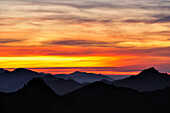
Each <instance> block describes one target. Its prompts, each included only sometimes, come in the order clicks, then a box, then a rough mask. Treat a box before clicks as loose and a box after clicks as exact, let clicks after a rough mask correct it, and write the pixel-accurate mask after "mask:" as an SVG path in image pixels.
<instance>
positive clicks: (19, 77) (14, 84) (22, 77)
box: [0, 68, 41, 92]
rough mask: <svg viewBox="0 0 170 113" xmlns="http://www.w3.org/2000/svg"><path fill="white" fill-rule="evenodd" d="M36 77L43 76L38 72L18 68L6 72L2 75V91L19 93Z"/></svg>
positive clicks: (0, 74)
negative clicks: (18, 91) (20, 89)
mask: <svg viewBox="0 0 170 113" xmlns="http://www.w3.org/2000/svg"><path fill="white" fill-rule="evenodd" d="M34 77H41V75H40V74H39V73H37V72H34V71H31V70H28V69H24V68H18V69H15V70H14V71H11V72H10V71H7V70H5V71H4V72H3V73H0V91H3V92H14V91H17V90H18V89H19V88H22V87H23V86H24V84H25V83H27V82H28V81H30V80H31V79H32V78H34Z"/></svg>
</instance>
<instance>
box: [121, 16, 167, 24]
mask: <svg viewBox="0 0 170 113" xmlns="http://www.w3.org/2000/svg"><path fill="white" fill-rule="evenodd" d="M148 18H152V19H128V20H125V21H124V22H127V23H146V24H154V23H169V22H170V16H169V15H165V14H161V15H153V16H152V15H151V16H150V17H148Z"/></svg>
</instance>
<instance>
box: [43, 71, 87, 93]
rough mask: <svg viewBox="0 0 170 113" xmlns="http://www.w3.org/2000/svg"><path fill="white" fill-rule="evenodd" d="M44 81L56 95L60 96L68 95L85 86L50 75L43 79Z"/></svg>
mask: <svg viewBox="0 0 170 113" xmlns="http://www.w3.org/2000/svg"><path fill="white" fill-rule="evenodd" d="M43 79H44V80H45V82H46V83H47V84H48V85H49V86H50V87H51V88H52V89H53V90H54V91H55V93H56V94H59V95H64V94H67V93H69V92H72V91H74V90H76V89H79V88H81V87H82V86H84V85H83V84H80V83H78V82H76V81H74V80H71V79H68V80H67V79H62V78H57V77H55V76H53V75H50V74H48V75H46V76H45V77H43Z"/></svg>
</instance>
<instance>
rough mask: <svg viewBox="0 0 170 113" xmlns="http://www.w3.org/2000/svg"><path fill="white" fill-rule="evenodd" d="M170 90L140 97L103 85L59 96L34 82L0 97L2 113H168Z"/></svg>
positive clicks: (41, 80)
mask: <svg viewBox="0 0 170 113" xmlns="http://www.w3.org/2000/svg"><path fill="white" fill-rule="evenodd" d="M169 95H170V89H169V88H166V89H164V90H159V91H153V92H145V93H141V92H138V91H136V90H132V89H129V88H123V87H114V86H112V85H108V84H105V83H102V82H95V83H91V84H89V85H86V86H84V87H82V88H80V89H78V90H76V91H73V92H72V93H69V94H67V95H65V96H59V95H57V94H55V93H54V91H53V90H52V89H51V88H50V87H49V86H48V85H46V83H45V82H44V80H43V79H41V78H34V79H32V80H31V81H30V82H28V84H27V85H25V86H24V87H23V88H22V89H20V90H19V91H17V92H15V93H9V94H6V93H0V113H169V112H170V109H169V108H170V102H169V100H170V96H169Z"/></svg>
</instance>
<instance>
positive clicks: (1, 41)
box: [0, 38, 24, 44]
mask: <svg viewBox="0 0 170 113" xmlns="http://www.w3.org/2000/svg"><path fill="white" fill-rule="evenodd" d="M21 41H24V40H23V39H4V38H3V39H2V38H0V44H6V43H13V42H21Z"/></svg>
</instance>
